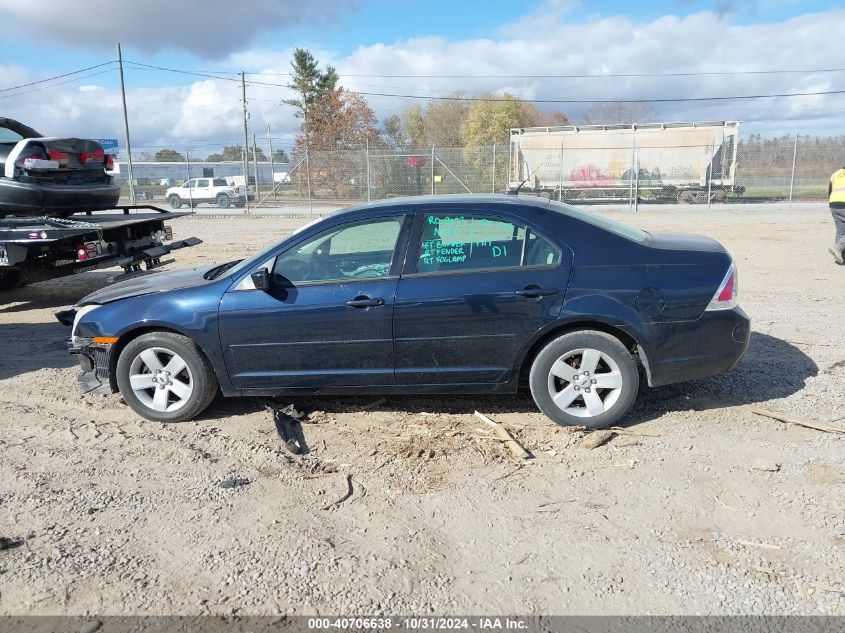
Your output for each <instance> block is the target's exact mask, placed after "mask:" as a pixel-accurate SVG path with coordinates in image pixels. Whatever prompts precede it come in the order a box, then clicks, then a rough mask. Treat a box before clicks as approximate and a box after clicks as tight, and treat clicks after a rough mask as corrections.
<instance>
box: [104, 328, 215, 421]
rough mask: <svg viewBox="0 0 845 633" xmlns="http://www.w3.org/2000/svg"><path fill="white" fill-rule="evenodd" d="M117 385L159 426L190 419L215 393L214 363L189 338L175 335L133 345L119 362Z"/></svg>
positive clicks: (144, 338)
mask: <svg viewBox="0 0 845 633" xmlns="http://www.w3.org/2000/svg"><path fill="white" fill-rule="evenodd" d="M117 386H118V388H119V389H120V393H121V395H122V396H123V399H124V400H125V401H126V404H128V405H129V406H130V407H131V408H132V409H133V410H134V411H135V412H136V413H138V414H139V415H141V416H142V417H144V418H146V419H147V420H154V421H156V422H182V421H184V420H190V419H192V418H194V417H196V416H197V415H199V414H200V413H202V411H204V410H205V408H206V407H207V406H208V405H209V404H210V403H211V401H212V400H213V399H214V396H215V394H216V393H217V379H216V377H215V375H214V370H213V368H212V367H211V363H209V362H208V359H207V358H206V357H205V355H204V354H203V353H202V351H201V350H200V349H199V348H198V347H197V346H196V344H195V343H194V342H193V341H192V340H191V339H189V338H187V337H185V336H181V335H179V334H173V333H172V332H150V333H147V334H142V335H141V336H139V337H138V338H136V339H134V340H132V341H130V343H129V344H128V345H127V346H126V347H125V348H124V349H123V351H122V352H121V354H120V357H119V358H118V360H117Z"/></svg>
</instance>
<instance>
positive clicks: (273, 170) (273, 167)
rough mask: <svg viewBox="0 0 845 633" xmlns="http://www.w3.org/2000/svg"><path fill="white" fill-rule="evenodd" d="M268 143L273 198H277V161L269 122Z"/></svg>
mask: <svg viewBox="0 0 845 633" xmlns="http://www.w3.org/2000/svg"><path fill="white" fill-rule="evenodd" d="M267 144H268V145H269V146H270V186H271V187H272V188H273V200H276V199H277V198H276V161H275V160H274V159H273V136H272V135H271V134H270V124H269V123H268V124H267Z"/></svg>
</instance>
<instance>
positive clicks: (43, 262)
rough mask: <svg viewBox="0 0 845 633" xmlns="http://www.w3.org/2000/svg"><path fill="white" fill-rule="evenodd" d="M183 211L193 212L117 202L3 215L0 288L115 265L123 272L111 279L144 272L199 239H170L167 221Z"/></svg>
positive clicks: (1, 225) (171, 232)
mask: <svg viewBox="0 0 845 633" xmlns="http://www.w3.org/2000/svg"><path fill="white" fill-rule="evenodd" d="M2 214H3V210H2V209H0V215H2ZM186 215H191V212H174V211H167V210H165V209H161V208H159V207H156V206H153V205H126V206H120V205H118V206H117V207H115V208H114V209H113V210H109V211H85V212H80V213H75V214H73V215H71V216H69V217H66V218H56V217H16V216H14V215H7V216H5V217H2V218H0V291H4V290H11V289H13V288H17V287H20V286H22V285H24V284H27V283H35V282H39V281H46V280H48V279H55V278H58V277H64V276H67V275H74V274H78V273H82V272H87V271H90V270H97V269H101V268H112V267H116V266H119V267H121V268H123V273H122V274H119V275H117V276H115V277H113V278H111V279H110V280H109V281H119V280H121V279H126V278H129V277H132V276H136V275H140V274H146V273H147V272H148V271H152V270H155V269H156V268H159V267H160V266H164V265H166V264H169V263H172V262H173V261H175V260H173V259H165V258H166V256H167V255H169V254H170V253H172V252H173V251H175V250H179V249H182V248H188V247H191V246H196V245H197V244H201V243H202V240H200V239H198V238H196V237H188V238H185V239H181V240H176V241H173V230H172V228H171V227H170V226H168V225H167V224H166V222H167V221H169V220H174V219H176V218H180V217H183V216H186Z"/></svg>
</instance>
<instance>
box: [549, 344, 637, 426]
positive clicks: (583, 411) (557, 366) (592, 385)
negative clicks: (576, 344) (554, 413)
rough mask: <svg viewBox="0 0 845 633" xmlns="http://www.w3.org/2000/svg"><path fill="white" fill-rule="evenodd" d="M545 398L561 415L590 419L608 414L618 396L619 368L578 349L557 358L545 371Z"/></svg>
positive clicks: (592, 352)
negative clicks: (547, 392) (546, 381)
mask: <svg viewBox="0 0 845 633" xmlns="http://www.w3.org/2000/svg"><path fill="white" fill-rule="evenodd" d="M548 387H549V396H551V398H552V401H553V402H554V403H555V406H557V407H558V408H559V409H560V410H561V411H563V412H564V413H567V414H569V415H572V416H575V417H578V418H593V417H596V416H598V415H601V414H603V413H606V412H607V411H609V410H610V409H611V408H612V407H613V406H614V405H615V404H616V403H617V402H618V400H619V396H620V395H621V394H622V388H623V379H622V372H621V371H620V370H619V365H618V364H617V363H616V361H615V360H613V358H612V357H611V356H610V355H609V354H605V353H604V352H601V351H599V350H597V349H592V348H581V349H575V350H572V351H570V352H567V353H566V354H564V355H563V356H561V357H559V358H558V359H557V360H556V361H555V362H554V363H553V364H552V367H551V369H550V370H549V377H548Z"/></svg>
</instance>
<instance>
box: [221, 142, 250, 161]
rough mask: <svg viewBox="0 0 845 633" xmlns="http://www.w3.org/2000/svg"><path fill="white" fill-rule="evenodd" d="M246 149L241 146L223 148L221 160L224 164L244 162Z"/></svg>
mask: <svg viewBox="0 0 845 633" xmlns="http://www.w3.org/2000/svg"><path fill="white" fill-rule="evenodd" d="M243 159H244V148H243V146H241V145H227V146H226V147H224V148H223V152H222V153H221V155H220V160H221V161H223V162H230V161H231V162H243Z"/></svg>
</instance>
